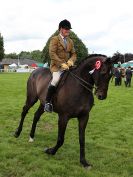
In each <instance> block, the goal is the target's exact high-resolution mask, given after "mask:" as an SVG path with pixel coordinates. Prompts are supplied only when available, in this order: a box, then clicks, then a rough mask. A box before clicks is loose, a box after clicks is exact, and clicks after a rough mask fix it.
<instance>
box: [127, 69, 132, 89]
mask: <svg viewBox="0 0 133 177" xmlns="http://www.w3.org/2000/svg"><path fill="white" fill-rule="evenodd" d="M131 78H132V71H131V67H130V66H129V67H128V69H127V70H126V87H131Z"/></svg>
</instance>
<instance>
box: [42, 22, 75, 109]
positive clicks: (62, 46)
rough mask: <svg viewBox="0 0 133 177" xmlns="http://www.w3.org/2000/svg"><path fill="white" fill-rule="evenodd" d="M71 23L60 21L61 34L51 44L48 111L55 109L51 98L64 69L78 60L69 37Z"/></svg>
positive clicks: (46, 104) (46, 107)
mask: <svg viewBox="0 0 133 177" xmlns="http://www.w3.org/2000/svg"><path fill="white" fill-rule="evenodd" d="M70 29H72V28H71V23H70V22H69V21H68V20H66V19H65V20H63V21H61V22H60V23H59V35H58V36H54V37H52V39H51V41H50V46H49V55H50V58H51V64H50V71H51V73H52V76H53V78H52V81H51V84H50V86H49V88H48V92H47V96H46V102H45V108H44V110H45V111H47V112H52V111H53V106H52V104H51V99H52V96H53V94H54V93H55V88H56V86H57V84H58V82H59V79H60V76H61V74H62V72H63V71H64V70H69V67H71V66H73V65H74V62H75V61H76V52H75V49H74V44H73V41H72V39H70V38H69V34H70Z"/></svg>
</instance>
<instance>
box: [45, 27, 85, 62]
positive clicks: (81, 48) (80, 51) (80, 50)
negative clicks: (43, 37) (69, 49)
mask: <svg viewBox="0 0 133 177" xmlns="http://www.w3.org/2000/svg"><path fill="white" fill-rule="evenodd" d="M58 34H59V31H58V30H57V31H56V32H55V33H54V34H53V35H52V36H51V37H50V38H49V39H48V41H47V42H46V45H45V47H44V48H43V51H42V58H43V62H44V63H46V62H48V63H50V57H49V43H50V39H51V38H52V37H53V36H56V35H58ZM70 38H71V39H72V40H73V42H74V47H75V50H76V53H77V60H78V61H79V60H82V59H83V58H85V57H87V56H88V49H87V48H86V46H85V44H84V43H83V42H82V41H81V39H79V38H78V36H77V35H76V34H75V33H74V32H73V31H70Z"/></svg>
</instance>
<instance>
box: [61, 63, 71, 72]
mask: <svg viewBox="0 0 133 177" xmlns="http://www.w3.org/2000/svg"><path fill="white" fill-rule="evenodd" d="M61 68H62V69H63V70H68V69H69V66H68V65H67V64H66V63H62V64H61Z"/></svg>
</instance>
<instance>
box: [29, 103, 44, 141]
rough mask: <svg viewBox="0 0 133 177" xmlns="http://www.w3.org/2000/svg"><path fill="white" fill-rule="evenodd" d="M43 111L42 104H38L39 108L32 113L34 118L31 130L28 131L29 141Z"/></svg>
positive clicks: (31, 139)
mask: <svg viewBox="0 0 133 177" xmlns="http://www.w3.org/2000/svg"><path fill="white" fill-rule="evenodd" d="M43 113H44V106H43V104H40V106H39V108H38V109H37V111H36V112H35V114H34V119H33V123H32V128H31V132H30V139H29V142H33V141H34V140H33V138H34V135H35V130H36V125H37V122H38V121H39V119H40V117H41V115H42V114H43Z"/></svg>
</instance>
